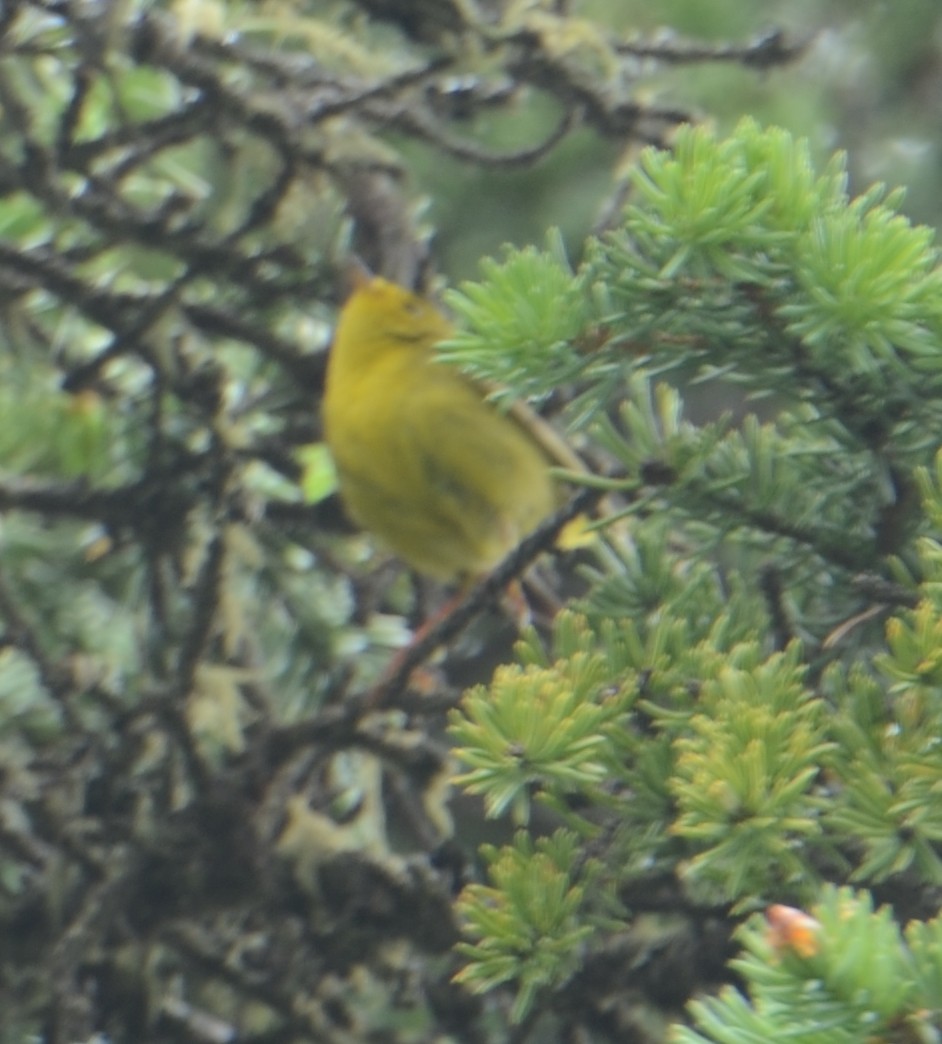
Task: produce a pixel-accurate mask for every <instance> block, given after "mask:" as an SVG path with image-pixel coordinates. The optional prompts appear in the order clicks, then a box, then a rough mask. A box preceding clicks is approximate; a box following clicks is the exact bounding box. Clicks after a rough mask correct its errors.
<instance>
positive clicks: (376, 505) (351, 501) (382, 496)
mask: <svg viewBox="0 0 942 1044" xmlns="http://www.w3.org/2000/svg"><path fill="white" fill-rule="evenodd" d="M452 333H453V326H452V324H451V322H450V321H449V319H448V318H446V316H445V315H444V314H443V312H442V311H441V310H440V309H439V308H438V307H437V306H436V305H435V304H434V303H433V302H432V301H431V300H429V299H428V298H426V297H423V296H421V295H419V294H417V293H415V292H413V291H412V290H409V289H408V288H406V287H404V286H400V285H398V284H396V283H393V282H391V281H389V280H387V279H384V278H382V277H379V276H370V277H361V278H360V279H359V280H358V281H357V284H356V285H355V286H354V289H353V291H352V293H351V294H350V296H349V297H348V298H347V300H346V302H345V303H344V304H343V306H342V308H341V310H340V313H339V316H338V320H337V324H336V328H335V333H334V338H333V344H332V347H331V351H330V354H329V357H328V362H327V372H326V382H325V391H324V400H323V419H324V436H325V441H326V443H327V446H328V449H329V450H330V453H331V456H332V457H333V460H334V464H335V468H336V472H337V478H338V486H339V492H340V496H341V499H342V501H343V503H344V504H345V506H346V508H347V510H348V512H349V514H350V515H351V516H352V518H353V519H354V521H356V522H357V523H358V524H359V525H361V526H362V527H363V528H364V529H366V530H368V531H369V532H371V533H372V534H373V535H374V536H375V537H377V538H378V539H379V540H380V541H382V542H383V543H384V544H385V545H386V546H387V547H388V548H389V549H390V550H391V551H392V552H393V553H394V554H396V555H397V556H398V557H399V558H401V559H402V560H403V561H404V562H406V563H407V564H408V565H410V566H411V567H413V568H414V569H415V570H416V571H417V572H419V573H422V574H424V575H426V576H429V577H431V578H432V579H435V580H439V581H445V582H450V583H458V584H467V583H469V582H470V581H472V580H474V579H476V578H478V577H480V576H482V575H484V574H485V573H487V572H489V571H490V570H491V569H493V567H494V566H495V565H497V563H498V562H500V561H501V559H502V558H504V556H505V555H507V554H508V553H509V552H510V551H511V550H512V549H513V548H514V547H515V546H516V545H517V544H518V543H519V542H520V541H521V540H522V539H523V538H524V537H526V536H527V535H529V534H530V533H531V532H532V531H533V530H534V529H535V528H536V527H537V526H538V525H539V524H540V522H541V521H543V520H544V519H545V518H546V517H547V516H549V515H550V514H552V513H553V511H554V510H555V508H556V507H557V506H558V503H559V490H558V483H557V481H556V479H555V478H554V477H553V475H552V474H551V471H550V468H551V466H552V465H553V464H554V463H564V464H566V465H570V466H571V465H573V464H575V465H576V466H577V467H578V465H579V463H580V462H579V461H578V458H577V457H576V456H575V454H573V453H572V452H571V451H569V450H568V448H567V447H566V446H565V443H564V442H563V440H561V439H560V438H559V437H558V436H555V433H553V432H552V431H551V430H550V429H549V427H548V425H546V424H545V422H542V421H541V419H540V418H538V417H536V416H535V414H532V413H530V412H529V411H526V410H524V412H523V413H521V412H520V411H519V410H518V411H516V412H514V413H511V412H504V411H501V410H500V409H498V407H497V406H495V405H494V403H492V402H491V401H489V399H488V396H487V389H486V388H484V387H483V386H482V385H480V384H478V383H476V382H475V381H473V380H471V379H470V378H469V377H467V376H466V375H465V374H463V373H462V372H461V371H460V370H458V369H457V368H456V367H454V366H452V365H449V364H446V363H444V362H442V361H440V360H439V359H438V358H437V356H436V353H435V348H436V345H438V344H439V343H440V342H441V341H443V340H446V339H447V338H448V337H450V336H451V335H452ZM560 456H562V458H563V459H562V460H560Z"/></svg>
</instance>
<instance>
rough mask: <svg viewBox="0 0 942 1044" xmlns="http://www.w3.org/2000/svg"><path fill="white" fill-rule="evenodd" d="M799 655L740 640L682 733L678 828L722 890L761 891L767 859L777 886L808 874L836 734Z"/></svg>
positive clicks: (693, 870) (675, 786)
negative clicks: (822, 777)
mask: <svg viewBox="0 0 942 1044" xmlns="http://www.w3.org/2000/svg"><path fill="white" fill-rule="evenodd" d="M799 656H800V650H799V648H798V647H797V646H792V647H791V649H790V650H789V652H788V653H786V654H780V655H776V656H773V657H770V658H769V659H765V658H764V657H762V656H761V654H760V653H759V650H758V648H757V647H755V646H752V647H746V648H741V649H737V650H734V651H733V653H732V655H731V656H730V657H729V662H728V663H727V665H725V666H724V667H723V668H722V669H721V670H720V672H719V675H718V677H716V678H711V679H709V680H705V681H704V683H703V687H702V689H701V691H700V699H699V701H698V705H697V709H696V711H695V713H693V714H692V715H691V717H690V720H689V729H690V735H689V736H686V737H681V738H679V739H678V740H677V742H676V748H677V764H676V769H675V773H674V775H673V776H672V781H671V785H672V790H673V793H674V795H675V798H676V801H677V818H676V820H675V822H674V826H673V830H674V832H675V833H676V834H677V835H678V836H680V837H684V838H687V839H690V840H691V841H693V842H695V844H696V845H697V847H698V848H700V849H701V850H700V851H699V852H698V854H697V855H696V856H694V858H693V859H692V861H691V864H690V867H689V871H688V873H689V874H690V876H691V877H692V878H693V879H694V880H695V881H697V882H699V881H707V882H710V881H713V882H716V883H718V884H719V886H720V887H719V891H720V894H721V895H723V896H742V895H751V896H752V895H761V894H762V893H763V891H764V890H765V889H767V888H768V887H769V880H770V879H769V868H770V867H773V868H774V872H775V874H776V876H777V878H778V880H779V881H780V882H781V884H780V885H779V886H778V887H780V888H781V887H789V886H791V887H795V886H798V887H807V885H808V883H809V878H810V876H811V874H810V867H809V864H808V859H807V846H808V844H809V842H811V841H812V839H813V838H815V837H816V836H817V835H819V834H820V832H821V824H820V819H819V816H818V812H819V809H820V806H821V801H820V799H819V798H818V799H816V798H815V796H814V784H815V780H816V778H817V776H818V773H819V771H820V769H821V766H822V764H823V763H824V761H825V759H826V756H827V754H828V753H829V751H830V750H831V749H832V747H833V744H829V743H827V742H825V741H823V739H822V736H823V733H824V729H823V722H824V716H825V711H824V705H823V702H822V701H821V700H818V699H815V698H814V697H813V696H812V695H811V693H809V692H808V691H807V689H806V688H805V686H804V669H803V668H802V666H801V665H800V663H799Z"/></svg>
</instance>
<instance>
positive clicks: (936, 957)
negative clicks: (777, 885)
mask: <svg viewBox="0 0 942 1044" xmlns="http://www.w3.org/2000/svg"><path fill="white" fill-rule="evenodd" d="M814 916H815V919H816V920H817V925H816V926H815V932H814V935H815V939H814V945H813V946H812V947H811V950H812V951H813V952H806V953H804V954H802V953H799V952H796V951H794V950H792V949H791V948H790V946H789V944H788V941H787V940H780V941H778V942H776V940H775V938H774V935H773V934H772V933H770V932H769V931H763V929H762V927H760V923H759V922H758V919H756V920H755V921H754V922H752V923H750V924H748V925H747V926H745V927H744V928H743V929H742V931H741V933H740V935H741V938H742V941H743V944H744V954H743V956H741V957H740V958H738V959H737V960H736V961H735V962H734V966H735V968H736V970H737V971H738V973H739V974H740V976H741V977H742V979H743V981H744V983H745V986H746V989H747V991H748V999H747V997H746V996H744V995H743V994H742V993H740V992H739V991H737V990H734V989H732V988H731V987H727V988H726V989H724V990H723V991H722V993H721V994H720V995H719V997H716V998H712V999H704V1000H698V1001H695V1002H694V1003H693V1004H691V1011H692V1013H693V1016H694V1020H695V1023H696V1025H697V1027H698V1028H699V1030H700V1031H701V1032H698V1031H696V1030H694V1029H686V1028H678V1029H676V1030H675V1032H674V1034H673V1036H672V1037H671V1039H672V1040H673V1041H676V1042H677V1044H704V1042H707V1041H714V1042H723V1044H747V1042H752V1041H756V1040H780V1039H783V1038H787V1039H788V1040H795V1041H801V1042H802V1044H831V1042H839V1041H846V1042H847V1044H852V1042H855V1041H860V1040H864V1039H866V1040H868V1041H873V1042H874V1044H876V1042H879V1041H885V1042H887V1044H890V1042H898V1041H901V1040H912V1041H930V1040H934V1039H935V1038H936V1035H937V1033H938V1031H939V1015H940V1012H939V994H938V993H937V992H934V991H933V987H934V986H935V985H936V983H937V975H938V967H939V962H940V959H942V949H940V943H942V936H940V919H939V918H935V919H934V920H932V921H930V922H928V923H927V922H915V921H914V922H912V923H911V924H910V925H908V926H907V928H906V931H905V933H904V932H902V931H901V930H900V928H899V926H898V925H897V923H896V922H895V920H894V919H893V914H892V911H891V910H890V909H889V908H888V907H885V906H884V907H881V908H880V909H879V910H876V911H874V909H873V903H872V900H871V899H870V897H869V895H868V894H867V893H854V892H852V891H851V890H850V889H846V888H844V889H838V888H832V887H828V888H826V889H824V891H823V893H822V896H821V900H820V902H819V903H818V904H817V905H816V907H815V909H814Z"/></svg>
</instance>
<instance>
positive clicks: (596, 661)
mask: <svg viewBox="0 0 942 1044" xmlns="http://www.w3.org/2000/svg"><path fill="white" fill-rule="evenodd" d="M610 671H611V668H610V665H608V664H606V663H605V662H604V660H603V658H602V656H601V655H598V654H597V655H595V656H590V655H588V654H586V653H583V654H581V655H580V654H579V653H573V654H571V655H570V656H568V657H566V658H565V659H563V660H560V661H558V662H557V663H555V664H553V665H552V666H549V667H540V666H536V665H532V664H531V665H528V666H526V667H516V666H507V667H500V668H498V670H497V672H496V673H495V675H494V678H493V679H492V681H491V683H490V685H489V686H487V687H485V686H483V685H482V686H478V687H477V688H475V689H472V690H470V691H469V692H468V693H467V694H466V695H465V698H464V700H463V703H462V711H461V714H460V715H459V714H457V713H456V714H454V715H453V718H452V721H453V725H452V729H451V734H452V738H453V739H454V740H455V742H456V743H457V744H458V745H459V746H458V748H457V750H456V753H457V755H458V757H459V758H460V759H461V760H462V761H464V762H465V763H466V764H467V765H469V766H470V767H471V771H469V772H466V773H464V774H463V775H461V776H459V777H458V779H457V780H456V782H457V783H459V784H462V785H464V786H465V787H467V788H468V790H470V791H471V792H472V793H479V794H484V795H485V804H486V807H487V812H488V815H490V816H499V815H501V814H502V813H503V812H505V811H506V810H507V809H508V808H511V807H512V808H513V811H514V816H515V818H516V819H517V820H518V821H519V822H526V821H527V819H528V818H529V795H530V792H531V790H533V789H536V790H538V791H539V792H540V793H541V796H543V797H545V798H548V799H550V800H552V799H554V798H555V799H556V800H561V799H563V798H564V797H565V796H566V795H567V794H575V793H580V794H582V795H583V796H584V797H588V798H592V797H596V796H597V795H598V793H599V790H600V785H601V784H602V783H603V782H604V780H605V779H606V778H607V777H608V776H610V774H611V772H612V769H613V765H612V764H611V758H612V749H611V747H612V745H611V743H610V740H609V736H608V733H609V732H610V730H611V728H612V725H613V723H614V722H615V721H617V720H618V719H619V718H620V717H621V715H622V714H623V713H624V709H625V698H624V693H620V692H619V691H618V690H617V689H615V690H614V691H613V689H612V688H610V686H609V682H608V677H609V676H610Z"/></svg>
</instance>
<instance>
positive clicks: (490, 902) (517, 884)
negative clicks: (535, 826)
mask: <svg viewBox="0 0 942 1044" xmlns="http://www.w3.org/2000/svg"><path fill="white" fill-rule="evenodd" d="M482 855H483V856H484V859H485V861H486V862H487V863H488V867H489V871H490V877H491V879H492V881H493V882H494V884H493V886H487V885H480V884H478V885H469V886H468V888H466V889H465V890H464V892H463V893H462V896H461V898H460V900H459V902H458V911H459V914H460V916H461V917H462V918H463V919H464V921H465V924H466V928H467V931H468V934H469V935H470V936H471V937H472V939H474V941H473V942H465V943H460V944H459V949H460V950H461V951H462V953H464V955H465V956H466V957H467V958H468V964H467V965H466V966H465V968H464V969H463V970H462V971H461V972H459V974H458V980H459V981H461V982H467V983H468V984H469V985H470V986H471V987H472V988H473V989H475V990H476V991H479V992H484V991H487V990H490V989H492V988H493V987H494V986H499V985H500V984H501V983H504V982H508V981H511V980H512V981H515V982H516V983H517V996H516V999H515V1001H514V1005H513V1008H512V1011H511V1019H512V1020H513V1021H514V1022H519V1021H520V1020H521V1019H523V1017H524V1016H525V1015H526V1014H527V1013H528V1012H529V1010H530V1009H531V1007H532V1005H533V1003H534V1001H535V1000H536V997H537V994H538V993H539V992H540V991H541V990H545V989H546V988H547V987H551V986H552V985H553V983H555V982H558V981H560V980H561V979H562V978H564V977H565V976H566V975H567V974H569V973H570V972H572V971H573V970H574V969H575V968H576V967H577V965H578V961H579V955H580V951H581V948H582V944H583V943H584V942H585V941H586V939H587V938H588V937H589V936H590V935H591V934H592V932H593V927H592V925H591V924H589V923H587V919H586V911H585V910H584V906H585V904H586V901H587V898H586V897H587V891H588V886H589V885H590V884H591V872H590V867H588V866H586V865H582V866H581V867H578V863H579V839H578V837H577V836H576V835H575V834H571V833H567V832H565V831H557V832H556V833H555V834H554V835H553V836H552V837H549V838H541V839H540V840H538V841H536V842H534V841H533V840H532V839H531V838H530V837H529V835H527V834H526V833H524V832H522V831H521V832H520V833H518V834H517V835H516V837H515V840H514V843H513V845H507V846H504V847H503V848H500V849H498V848H495V847H493V846H486V847H485V848H484V849H483V851H482Z"/></svg>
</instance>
